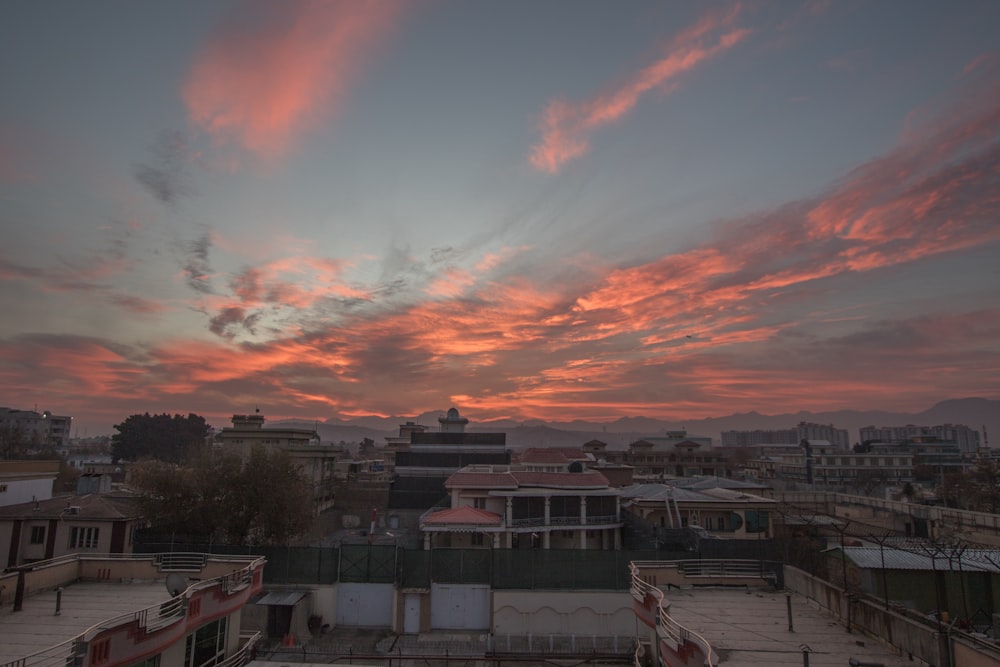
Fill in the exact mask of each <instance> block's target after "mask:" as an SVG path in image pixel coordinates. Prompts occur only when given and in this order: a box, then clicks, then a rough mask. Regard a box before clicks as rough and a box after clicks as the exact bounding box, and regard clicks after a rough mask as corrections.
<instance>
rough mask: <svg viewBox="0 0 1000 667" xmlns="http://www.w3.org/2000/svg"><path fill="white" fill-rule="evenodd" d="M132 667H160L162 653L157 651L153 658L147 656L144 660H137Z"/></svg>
mask: <svg viewBox="0 0 1000 667" xmlns="http://www.w3.org/2000/svg"><path fill="white" fill-rule="evenodd" d="M131 667H160V654H159V653H157V654H156V655H154V656H153V657H151V658H146V659H145V660H143V661H142V662H137V663H135V664H134V665H132V666H131Z"/></svg>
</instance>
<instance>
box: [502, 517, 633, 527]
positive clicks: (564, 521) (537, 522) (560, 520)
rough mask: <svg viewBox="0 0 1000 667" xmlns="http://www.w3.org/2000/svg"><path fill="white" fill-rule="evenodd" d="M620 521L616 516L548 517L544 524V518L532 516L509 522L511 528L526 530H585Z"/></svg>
mask: <svg viewBox="0 0 1000 667" xmlns="http://www.w3.org/2000/svg"><path fill="white" fill-rule="evenodd" d="M620 522H621V519H619V518H618V516H617V515H614V514H607V515H596V516H589V515H588V516H587V518H586V519H584V518H583V517H580V516H550V517H549V522H548V523H545V517H543V516H533V517H522V518H520V519H514V520H512V521H511V522H510V526H511V527H512V528H528V527H534V526H577V527H580V528H585V527H587V526H607V525H611V524H615V523H620Z"/></svg>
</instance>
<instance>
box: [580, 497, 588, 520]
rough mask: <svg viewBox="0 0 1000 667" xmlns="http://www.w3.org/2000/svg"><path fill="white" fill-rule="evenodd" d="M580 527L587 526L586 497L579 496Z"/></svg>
mask: <svg viewBox="0 0 1000 667" xmlns="http://www.w3.org/2000/svg"><path fill="white" fill-rule="evenodd" d="M580 525H582V526H586V525H587V496H580Z"/></svg>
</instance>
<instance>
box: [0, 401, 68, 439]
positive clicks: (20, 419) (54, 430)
mask: <svg viewBox="0 0 1000 667" xmlns="http://www.w3.org/2000/svg"><path fill="white" fill-rule="evenodd" d="M72 427H73V418H72V417H63V416H59V415H54V414H52V413H51V412H49V411H48V410H46V411H44V412H35V411H34V410H15V409H13V408H0V434H2V436H3V437H4V438H5V439H9V440H12V441H16V442H23V444H24V445H26V446H27V447H28V448H29V449H43V448H53V449H64V448H65V447H67V446H68V445H69V436H70V430H71V429H72Z"/></svg>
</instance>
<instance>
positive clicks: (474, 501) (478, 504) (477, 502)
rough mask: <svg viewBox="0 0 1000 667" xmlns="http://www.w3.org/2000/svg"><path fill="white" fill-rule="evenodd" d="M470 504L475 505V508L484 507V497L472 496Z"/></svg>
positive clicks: (482, 508)
mask: <svg viewBox="0 0 1000 667" xmlns="http://www.w3.org/2000/svg"><path fill="white" fill-rule="evenodd" d="M472 506H473V507H475V508H476V509H477V510H484V509H486V498H473V499H472Z"/></svg>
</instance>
